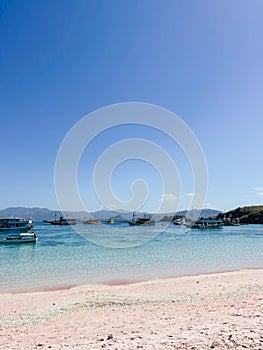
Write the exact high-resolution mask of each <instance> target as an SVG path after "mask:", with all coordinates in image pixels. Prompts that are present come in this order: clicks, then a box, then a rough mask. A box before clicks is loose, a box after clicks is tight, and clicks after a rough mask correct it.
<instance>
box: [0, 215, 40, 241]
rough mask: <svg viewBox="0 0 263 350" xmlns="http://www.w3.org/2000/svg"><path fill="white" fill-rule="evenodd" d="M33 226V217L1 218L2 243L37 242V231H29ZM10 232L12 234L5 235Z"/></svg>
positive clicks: (0, 237)
mask: <svg viewBox="0 0 263 350" xmlns="http://www.w3.org/2000/svg"><path fill="white" fill-rule="evenodd" d="M32 228H33V222H32V220H31V219H23V218H0V233H1V235H0V244H16V243H36V241H37V239H38V237H37V235H36V234H35V232H28V231H30V230H31V229H32ZM8 232H10V234H8V235H7V236H5V233H8Z"/></svg>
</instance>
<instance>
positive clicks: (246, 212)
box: [218, 205, 263, 224]
mask: <svg viewBox="0 0 263 350" xmlns="http://www.w3.org/2000/svg"><path fill="white" fill-rule="evenodd" d="M224 217H226V218H232V219H237V218H238V219H239V220H240V223H241V224H263V205H252V206H247V207H242V208H240V207H238V208H236V209H233V210H230V211H228V212H226V213H220V214H219V215H218V218H224Z"/></svg>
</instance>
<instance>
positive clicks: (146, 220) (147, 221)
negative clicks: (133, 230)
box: [128, 213, 155, 226]
mask: <svg viewBox="0 0 263 350" xmlns="http://www.w3.org/2000/svg"><path fill="white" fill-rule="evenodd" d="M128 224H129V225H130V226H141V225H145V226H153V225H155V221H154V220H152V219H151V217H150V215H147V214H145V215H144V217H143V218H136V217H135V213H133V214H132V220H130V221H128Z"/></svg>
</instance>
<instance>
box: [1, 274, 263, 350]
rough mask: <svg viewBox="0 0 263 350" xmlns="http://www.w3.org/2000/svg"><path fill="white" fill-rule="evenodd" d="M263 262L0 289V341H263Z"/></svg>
mask: <svg viewBox="0 0 263 350" xmlns="http://www.w3.org/2000/svg"><path fill="white" fill-rule="evenodd" d="M262 316H263V270H240V271H235V272H225V273H216V274H210V275H200V276H185V277H178V278H170V279H159V280H151V281H146V282H140V283H136V284H124V285H107V286H106V285H85V286H80V287H72V288H70V289H63V290H49V291H39V292H30V293H13V294H0V349H5V350H7V349H27V350H28V349H53V350H55V349H56V350H58V349H79V350H80V349H83V350H84V349H85V350H86V349H91V350H93V349H94V350H95V349H118V350H119V349H129V350H132V349H149V350H150V349H156V350H157V349H158V350H159V349H180V350H181V349H192V350H194V349H196V350H199V349H254V350H260V349H263V321H262Z"/></svg>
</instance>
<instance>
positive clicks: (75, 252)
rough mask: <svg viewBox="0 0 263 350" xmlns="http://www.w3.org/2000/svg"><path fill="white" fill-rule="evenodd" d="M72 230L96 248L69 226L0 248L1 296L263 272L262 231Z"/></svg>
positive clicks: (42, 228) (39, 228)
mask: <svg viewBox="0 0 263 350" xmlns="http://www.w3.org/2000/svg"><path fill="white" fill-rule="evenodd" d="M76 227H77V228H78V230H79V231H80V232H81V233H82V234H83V235H85V234H86V237H88V238H89V239H90V240H92V241H93V242H96V243H98V244H94V243H92V242H91V241H89V240H87V239H85V238H83V237H82V236H81V235H79V234H77V233H76V232H75V231H74V230H73V229H72V228H71V227H70V226H64V227H63V226H61V227H59V226H52V225H49V224H43V223H35V224H34V231H35V232H36V233H37V235H38V237H39V239H38V242H37V244H25V245H0V284H1V286H0V290H1V291H7V290H10V291H11V290H15V291H18V290H27V289H41V288H50V287H61V286H68V285H75V284H86V283H108V282H112V283H118V282H130V281H138V280H143V279H149V278H157V277H171V276H180V275H186V274H196V273H208V272H218V271H226V270H236V269H240V268H262V267H263V225H244V226H238V227H237V226H233V227H224V228H222V229H214V230H212V229H210V230H198V229H192V230H191V231H189V233H188V234H184V233H183V232H182V231H181V229H180V227H178V226H175V225H173V224H170V225H169V226H166V227H162V226H161V224H159V223H158V224H157V225H156V226H149V227H129V226H128V225H125V224H123V225H103V224H100V225H84V224H78V225H76ZM76 227H75V228H76ZM161 230H163V232H161V233H160V234H159V235H157V236H156V237H155V238H154V239H151V238H152V237H154V236H155V235H156V234H157V233H158V232H159V231H161ZM143 242H145V243H143ZM141 243H143V244H141ZM127 245H128V246H131V245H135V246H133V247H126V246H127ZM136 245H137V246H136ZM109 246H114V247H116V246H118V247H119V248H111V247H109Z"/></svg>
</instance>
